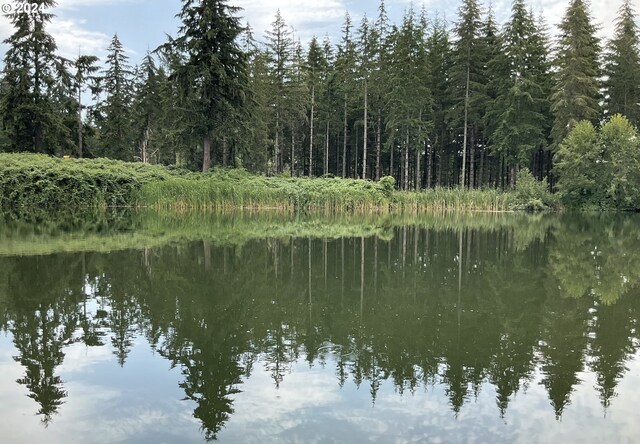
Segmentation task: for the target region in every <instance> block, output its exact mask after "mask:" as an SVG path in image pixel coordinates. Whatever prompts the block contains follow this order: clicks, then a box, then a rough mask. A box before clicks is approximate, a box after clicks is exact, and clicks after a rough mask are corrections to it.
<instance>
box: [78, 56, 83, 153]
mask: <svg viewBox="0 0 640 444" xmlns="http://www.w3.org/2000/svg"><path fill="white" fill-rule="evenodd" d="M78 69H80V68H78ZM78 157H79V158H80V159H82V86H81V85H78Z"/></svg>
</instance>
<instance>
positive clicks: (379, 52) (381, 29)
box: [369, 0, 390, 180]
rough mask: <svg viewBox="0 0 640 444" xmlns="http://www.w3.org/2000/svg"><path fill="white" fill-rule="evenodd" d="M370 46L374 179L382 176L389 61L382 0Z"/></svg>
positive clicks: (387, 22) (385, 12)
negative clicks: (374, 158)
mask: <svg viewBox="0 0 640 444" xmlns="http://www.w3.org/2000/svg"><path fill="white" fill-rule="evenodd" d="M371 46H372V48H373V61H372V63H371V80H370V82H369V84H370V87H369V91H370V92H369V96H370V97H371V100H370V102H371V105H370V108H371V110H372V111H373V114H374V116H373V119H374V121H375V129H376V135H375V144H376V172H375V179H376V180H379V179H380V177H381V176H382V164H381V162H382V139H383V129H384V122H383V117H384V116H383V114H384V107H385V103H386V94H387V85H388V84H387V81H388V77H387V76H388V70H387V66H388V62H389V55H390V51H389V17H388V16H387V9H386V6H385V3H384V0H380V5H379V6H378V17H377V18H376V21H375V23H374V26H373V28H372V29H371Z"/></svg>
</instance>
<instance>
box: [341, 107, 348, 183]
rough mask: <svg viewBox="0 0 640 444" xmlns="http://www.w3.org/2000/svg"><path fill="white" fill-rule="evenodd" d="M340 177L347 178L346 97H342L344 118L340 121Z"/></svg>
mask: <svg viewBox="0 0 640 444" xmlns="http://www.w3.org/2000/svg"><path fill="white" fill-rule="evenodd" d="M342 124H343V130H342V131H343V132H342V177H347V95H346V94H345V95H344V118H343V121H342Z"/></svg>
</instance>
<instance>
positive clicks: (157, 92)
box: [0, 0, 640, 208]
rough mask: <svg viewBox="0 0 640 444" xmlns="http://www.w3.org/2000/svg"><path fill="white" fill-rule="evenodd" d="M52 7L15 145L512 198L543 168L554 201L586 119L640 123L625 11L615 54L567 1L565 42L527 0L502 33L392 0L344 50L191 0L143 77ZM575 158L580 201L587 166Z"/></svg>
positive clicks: (15, 105)
mask: <svg viewBox="0 0 640 444" xmlns="http://www.w3.org/2000/svg"><path fill="white" fill-rule="evenodd" d="M39 2H41V3H42V4H43V8H41V9H39V11H40V12H39V13H36V14H26V13H24V14H18V13H16V14H13V15H11V16H10V17H9V18H10V19H11V21H12V23H13V26H14V29H15V33H14V34H13V35H12V36H11V37H9V38H8V39H6V40H5V42H4V43H5V44H6V45H7V47H8V50H7V52H6V54H5V57H4V68H3V71H2V77H1V83H0V111H1V113H2V128H1V131H0V151H21V150H26V151H32V152H36V153H48V154H53V155H58V156H61V155H74V156H79V157H82V156H83V155H84V156H86V157H109V158H114V159H120V160H127V161H142V162H143V163H152V164H163V165H173V166H178V167H180V168H185V169H189V170H192V171H197V170H203V171H208V170H209V168H210V166H211V167H217V166H223V167H238V168H240V167H242V168H244V169H246V170H247V171H249V172H252V173H259V174H263V175H267V176H274V175H275V176H277V175H280V174H284V175H289V176H291V177H295V176H308V177H318V176H329V175H330V176H339V177H342V178H353V179H356V178H365V179H375V180H378V179H380V178H381V177H383V176H391V177H393V178H394V180H395V184H396V186H397V187H398V188H400V189H402V190H422V189H425V188H426V189H431V188H439V187H454V186H462V187H468V188H479V189H485V188H500V189H505V188H512V189H513V188H515V186H516V182H517V179H518V174H519V173H518V172H519V171H521V170H522V169H524V168H527V169H528V170H529V171H530V172H531V174H532V176H533V177H534V178H535V179H537V180H539V181H542V179H544V178H545V177H546V178H547V184H548V187H549V189H550V190H552V191H553V190H554V189H555V185H556V183H555V182H556V174H555V173H556V171H555V170H554V156H555V154H556V152H559V151H561V148H560V147H561V146H572V145H571V143H569V142H567V141H565V138H566V137H567V135H568V134H569V132H570V131H571V130H572V128H573V127H574V126H576V125H578V124H579V122H581V121H582V120H587V121H589V122H591V123H592V124H593V125H597V124H598V122H600V121H602V120H603V119H605V118H607V117H610V116H612V115H614V114H616V113H622V114H624V115H626V116H627V118H628V119H629V121H630V123H631V124H632V125H635V126H637V125H638V124H640V121H638V119H639V118H640V101H639V100H638V97H640V93H639V89H638V88H639V86H638V85H640V82H639V81H638V79H639V78H640V52H639V51H640V48H639V47H638V46H639V44H638V42H639V39H638V35H639V33H638V27H637V24H636V19H637V16H636V15H635V12H634V11H633V9H632V7H631V5H630V2H628V1H627V0H623V2H622V7H621V8H620V12H619V16H618V19H617V26H616V29H615V35H613V36H612V38H611V39H610V40H609V41H608V42H606V45H605V44H604V43H605V42H600V40H599V39H598V38H597V37H596V30H597V24H595V23H594V22H593V20H592V18H591V16H590V13H589V9H588V3H587V2H585V1H583V0H572V1H570V2H569V5H568V7H567V9H566V13H565V15H564V17H563V19H562V21H561V23H560V26H559V30H560V31H559V35H558V36H557V39H556V40H555V41H554V40H552V39H551V38H550V36H549V35H547V32H546V25H545V23H544V22H543V21H542V20H541V19H540V18H538V17H535V16H534V15H533V14H532V12H531V9H530V7H529V6H528V5H527V4H526V3H525V1H524V0H515V1H514V2H513V4H512V9H511V15H510V16H509V18H508V20H507V21H506V22H505V23H504V24H503V26H500V25H499V24H498V23H496V20H495V17H494V13H493V11H492V10H491V8H488V9H487V8H485V7H483V5H482V4H481V3H480V2H479V1H478V0H464V1H463V2H462V3H461V5H460V8H459V11H458V17H457V18H456V20H455V22H454V23H451V24H450V23H447V22H446V21H443V20H441V19H431V17H432V16H434V15H435V16H437V14H433V12H432V11H427V10H426V9H424V8H423V9H422V10H420V11H416V10H414V9H413V8H411V7H410V8H409V9H408V10H407V11H406V13H405V15H404V17H403V19H402V21H401V23H398V24H394V23H391V22H390V20H389V18H388V16H387V10H386V5H385V3H384V0H382V1H381V3H380V6H379V8H378V15H377V17H375V18H374V19H372V20H370V19H368V18H366V17H365V18H363V19H362V20H361V22H360V23H359V24H354V23H353V22H352V20H351V17H350V15H349V14H346V15H345V20H344V24H343V26H342V35H341V37H340V39H339V42H338V43H337V45H334V44H332V42H331V41H330V39H329V37H328V36H327V37H325V38H324V39H323V40H322V41H321V40H319V39H318V38H315V37H314V38H312V39H310V41H309V42H308V44H305V43H304V42H301V41H300V40H296V39H295V38H294V35H293V34H292V33H291V31H290V30H289V27H288V26H287V23H286V20H285V18H284V17H283V16H282V14H281V13H280V12H279V11H277V12H276V14H275V19H274V22H273V23H272V25H271V28H270V29H269V30H266V34H264V39H262V41H259V40H256V39H255V38H254V32H253V30H252V29H251V28H250V27H249V26H248V25H246V26H245V25H242V24H241V23H240V22H239V14H240V11H239V8H237V7H234V6H231V5H229V4H228V2H227V1H226V0H215V1H214V0H211V1H204V0H184V1H183V2H182V8H181V10H180V12H179V14H178V17H179V18H180V19H181V21H182V26H181V28H180V30H179V33H178V35H177V36H176V37H168V41H167V43H166V44H164V45H161V47H159V48H157V49H156V50H155V51H153V52H151V53H149V54H147V55H146V56H145V57H144V58H143V60H142V61H141V62H140V65H138V66H131V65H130V64H129V63H130V62H129V60H128V58H127V56H126V50H125V47H126V42H124V43H123V42H121V41H120V40H119V38H118V37H117V35H116V36H114V38H113V40H112V42H111V44H110V46H109V48H108V56H107V58H106V60H104V61H103V62H100V61H98V60H96V58H95V57H93V56H90V55H80V56H78V59H77V60H73V61H70V60H65V59H63V58H61V57H59V56H57V55H56V46H55V41H54V40H53V38H52V37H51V36H50V35H49V34H47V33H46V26H47V24H48V23H49V21H50V20H51V17H52V12H53V7H54V6H55V2H53V1H51V0H39ZM501 15H502V14H501ZM260 31H261V32H262V30H260ZM101 63H102V64H103V67H102V68H101V67H100V66H99V65H100V64H101ZM88 89H90V90H91V92H92V96H93V98H92V100H91V101H90V102H89V103H84V104H83V103H81V99H82V97H83V91H87V90H88ZM567 143H569V145H567ZM563 144H564V145H563ZM579 149H582V147H581V148H579ZM578 160H579V161H584V159H576V161H578ZM559 162H561V163H562V166H559V167H558V171H557V172H558V174H561V173H562V172H563V171H564V172H565V173H564V179H563V181H564V184H563V185H562V186H561V187H560V188H559V189H565V190H567V188H566V187H567V184H568V181H569V180H570V179H569V177H570V175H568V174H566V170H567V168H569V165H570V164H569V163H567V162H571V155H567V154H566V153H563V154H561V155H560V156H559ZM629 174H631V173H629ZM576 181H577V182H576V183H574V186H576V187H579V186H580V185H579V184H580V183H581V182H582V179H581V178H579V177H576ZM202 183H203V184H205V183H207V182H202ZM301 183H305V184H306V182H301ZM332 183H333V182H328V184H327V187H329V188H331V187H332V185H331V184H332ZM173 186H179V184H173ZM301 186H306V185H301ZM358 186H362V187H365V188H366V187H367V186H369V185H358ZM615 186H616V187H617V191H615V193H617V194H618V197H616V198H615V199H617V202H618V203H616V204H615V205H614V207H616V208H623V207H624V208H631V207H633V206H634V205H635V203H634V202H632V201H630V200H629V198H627V197H623V196H622V195H621V193H622V194H624V193H628V192H629V191H628V186H627V185H626V183H622V182H621V183H618V184H617V185H615ZM563 187H564V188H563ZM621 190H626V191H621ZM567 192H568V191H567ZM572 192H573V191H572ZM576 192H578V193H581V194H585V193H587V194H588V193H591V191H588V190H586V189H584V190H578V191H576ZM599 192H607V193H613V192H614V191H611V190H606V191H603V190H600V191H599ZM207 193H208V192H206V191H202V194H203V196H204V195H206V194H207ZM209 194H210V193H209ZM625 199H626V200H625ZM374 200H375V199H374ZM622 201H624V203H619V202H622ZM341 205H342V204H341Z"/></svg>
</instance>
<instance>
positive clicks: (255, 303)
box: [0, 214, 640, 444]
mask: <svg viewBox="0 0 640 444" xmlns="http://www.w3.org/2000/svg"><path fill="white" fill-rule="evenodd" d="M639 280H640V219H639V218H638V217H635V216H633V215H629V216H620V215H619V216H614V215H605V216H588V215H574V216H571V215H564V216H552V215H551V216H536V217H527V216H524V215H493V216H492V215H471V216H461V215H458V216H453V215H449V216H441V217H436V216H424V217H419V218H357V217H354V218H352V219H349V218H340V219H326V218H324V219H323V218H320V219H317V218H308V217H307V218H301V217H297V218H294V217H288V216H278V215H268V216H265V215H261V216H252V215H246V214H245V215H225V216H216V215H169V216H167V215H153V214H144V215H127V216H124V217H120V218H118V219H117V220H115V221H114V220H110V219H107V220H102V221H99V222H97V223H79V222H78V221H73V222H70V223H68V222H65V223H60V224H56V223H47V224H44V223H39V224H35V225H34V224H26V223H21V222H15V221H13V222H4V223H2V224H0V400H1V402H0V434H1V436H2V438H1V441H2V442H6V443H45V442H46V443H52V444H56V443H70V442H78V443H80V442H82V443H161V442H165V443H200V442H204V441H206V440H214V439H217V440H220V441H221V442H256V443H258V442H259V443H263V442H322V443H324V442H348V443H355V442H381V443H388V442H446V443H449V442H461V443H468V442H469V443H470V442H491V443H498V442H509V443H511V442H527V443H529V442H541V443H547V442H576V443H577V442H580V443H585V442H594V443H601V442H634V441H635V442H637V440H638V439H639V437H640V423H639V422H638V407H637V405H638V404H637V400H638V397H639V396H640V360H639V359H638V346H639V344H640V338H639V332H638V318H639V316H640V291H639V285H638V284H639Z"/></svg>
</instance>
